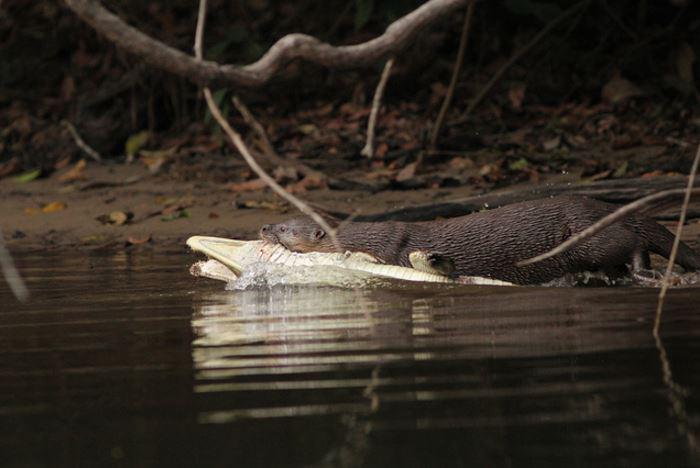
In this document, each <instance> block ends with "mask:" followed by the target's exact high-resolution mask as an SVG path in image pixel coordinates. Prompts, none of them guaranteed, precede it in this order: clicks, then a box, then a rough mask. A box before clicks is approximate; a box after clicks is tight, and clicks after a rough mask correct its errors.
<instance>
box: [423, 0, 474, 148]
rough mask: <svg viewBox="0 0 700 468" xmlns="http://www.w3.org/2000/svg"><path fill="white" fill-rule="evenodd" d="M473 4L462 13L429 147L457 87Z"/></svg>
mask: <svg viewBox="0 0 700 468" xmlns="http://www.w3.org/2000/svg"><path fill="white" fill-rule="evenodd" d="M475 5H476V1H472V2H470V3H469V7H468V8H467V13H466V14H465V15H464V26H462V36H461V37H460V39H459V50H458V51H457V60H456V61H455V66H454V69H453V70H452V78H451V79H450V85H449V86H448V88H447V93H446V94H445V100H444V101H442V106H441V107H440V112H439V113H438V116H437V119H435V125H433V134H432V135H431V136H430V148H431V149H434V148H435V144H436V143H437V139H438V136H439V135H440V129H441V128H442V123H443V122H444V121H445V115H446V114H447V109H449V108H450V104H452V97H453V96H454V93H455V88H456V87H457V79H458V78H459V72H460V70H462V64H463V63H464V53H465V51H466V50H467V44H468V42H469V30H470V29H471V24H472V17H473V16H474V7H475Z"/></svg>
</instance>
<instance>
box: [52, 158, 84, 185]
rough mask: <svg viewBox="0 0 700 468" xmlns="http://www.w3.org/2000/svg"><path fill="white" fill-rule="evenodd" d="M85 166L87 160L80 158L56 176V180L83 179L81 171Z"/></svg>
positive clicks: (70, 180)
mask: <svg viewBox="0 0 700 468" xmlns="http://www.w3.org/2000/svg"><path fill="white" fill-rule="evenodd" d="M86 166H87V162H86V161H85V160H84V159H81V160H80V161H78V162H77V163H75V165H74V166H73V167H72V168H70V169H69V170H68V171H66V172H65V173H63V174H61V175H60V176H58V181H59V182H72V181H74V180H85V174H83V171H84V170H85V167H86Z"/></svg>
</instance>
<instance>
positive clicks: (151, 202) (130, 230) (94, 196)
mask: <svg viewBox="0 0 700 468" xmlns="http://www.w3.org/2000/svg"><path fill="white" fill-rule="evenodd" d="M567 180H570V181H572V182H575V181H578V180H579V177H578V175H576V174H567V175H558V176H550V177H547V178H544V179H542V180H541V181H540V182H539V183H541V184H544V183H548V182H564V181H567ZM510 188H512V186H511V187H510ZM475 193H476V189H475V188H474V187H471V186H461V187H455V188H437V189H420V190H401V191H393V190H385V191H381V192H377V193H370V192H367V191H342V190H327V189H325V190H313V191H309V192H306V193H305V194H303V198H305V199H306V200H307V201H310V202H312V203H315V204H318V205H320V206H324V207H326V208H329V209H333V210H336V211H343V212H348V213H352V212H359V213H362V214H370V213H379V212H383V211H387V210H391V209H397V208H401V207H406V206H411V205H415V204H420V203H429V202H431V201H445V200H449V199H453V198H459V197H464V196H468V195H473V194H475ZM698 206H699V204H698V203H697V202H696V203H695V208H698ZM0 213H2V219H1V221H0V223H1V226H2V229H3V233H4V236H5V239H6V242H7V244H8V246H9V247H10V248H11V249H12V250H24V249H50V248H66V247H82V248H88V249H92V248H117V249H118V248H148V247H159V246H161V247H162V246H167V247H173V246H178V245H182V246H183V248H184V241H185V240H186V239H187V238H188V237H189V236H192V235H197V234H198V235H213V236H224V237H233V238H242V239H253V238H256V237H257V232H258V230H259V228H260V226H261V225H262V224H264V223H269V222H277V221H280V220H282V219H285V218H287V217H290V216H293V215H296V210H295V209H293V208H290V207H289V206H288V205H286V204H285V203H283V202H282V201H280V199H279V198H278V197H277V196H276V195H275V194H273V193H272V192H271V191H269V189H263V190H257V191H251V192H243V193H231V192H230V191H228V190H225V189H223V188H222V186H221V184H218V183H215V182H212V181H206V180H205V179H201V178H200V179H199V180H197V181H191V182H183V181H176V180H172V178H170V177H168V176H167V175H152V174H150V173H149V172H148V171H147V169H146V168H144V167H143V166H142V165H125V164H100V165H98V164H91V165H88V167H87V168H86V169H85V171H84V173H83V179H82V180H81V181H79V182H72V183H64V182H61V181H59V178H58V177H49V178H46V179H37V180H34V181H31V182H25V183H20V182H18V181H17V180H16V179H14V178H5V179H2V180H0ZM111 213H122V214H123V215H125V216H128V217H130V218H129V219H128V220H127V221H126V222H124V223H123V224H120V223H121V222H122V221H123V220H124V218H123V217H120V215H118V214H117V215H114V217H113V218H114V219H113V220H112V222H109V221H107V218H109V216H110V214H111ZM673 224H674V223H666V225H667V226H669V227H672V225H673ZM683 240H685V241H687V242H689V243H690V244H691V245H692V246H694V247H695V248H696V249H697V248H698V245H700V220H697V219H695V220H690V222H689V223H688V224H687V226H686V228H685V230H684V233H683Z"/></svg>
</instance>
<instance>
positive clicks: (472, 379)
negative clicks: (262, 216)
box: [0, 252, 700, 467]
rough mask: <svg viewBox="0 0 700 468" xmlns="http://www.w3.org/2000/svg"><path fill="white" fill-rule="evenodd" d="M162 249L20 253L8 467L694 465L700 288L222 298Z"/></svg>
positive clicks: (3, 431) (8, 378) (439, 289)
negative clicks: (660, 310) (28, 292)
mask: <svg viewBox="0 0 700 468" xmlns="http://www.w3.org/2000/svg"><path fill="white" fill-rule="evenodd" d="M191 261H192V258H191V257H190V256H187V255H180V254H177V253H172V252H170V253H166V252H152V253H148V252H147V253H144V252H140V253H138V254H134V253H129V252H123V253H120V254H118V255H111V254H105V253H92V254H89V255H87V254H86V255H56V254H54V255H53V256H51V254H46V253H41V255H24V256H22V255H19V256H17V263H18V266H19V267H20V269H21V271H22V273H23V274H24V276H25V277H26V278H27V281H28V283H29V286H30V288H31V289H32V291H33V293H34V295H33V297H32V301H31V302H30V303H28V304H26V305H19V304H17V303H16V302H14V300H13V299H11V296H10V292H9V291H8V290H7V288H6V287H5V286H4V285H0V304H1V305H2V307H1V308H0V453H2V454H3V463H0V465H8V466H55V465H64V466H75V465H76V464H80V463H82V464H85V465H88V466H105V465H111V464H117V465H127V466H134V465H137V466H139V465H140V466H156V465H167V466H232V465H233V464H235V465H237V466H265V467H267V466H399V465H400V466H421V467H422V466H441V467H442V466H465V465H469V466H472V465H474V466H514V465H515V466H538V467H539V466H569V465H573V466H591V465H594V464H595V465H604V466H608V465H613V466H620V465H624V466H654V465H658V466H689V465H697V464H698V461H697V458H696V457H695V455H694V452H693V451H692V450H691V447H690V445H689V444H690V442H689V441H690V440H693V439H692V435H693V434H694V433H695V432H697V430H698V424H700V399H699V398H698V396H697V393H698V390H699V389H700V364H698V363H700V359H699V358H700V340H699V338H700V323H699V322H700V315H699V314H698V313H697V311H698V308H697V304H698V303H699V302H700V289H692V288H691V289H684V290H672V291H670V292H669V297H668V300H667V306H666V312H665V316H664V323H663V327H662V338H663V344H664V350H665V352H666V356H667V359H668V368H669V369H670V370H671V371H672V378H673V381H672V383H673V384H674V385H678V386H679V388H677V389H676V390H674V391H673V392H672V393H669V388H671V384H670V383H669V382H665V381H664V379H665V378H667V376H665V375H664V374H663V373H662V366H661V364H660V354H659V351H658V349H657V347H656V344H655V342H654V339H653V337H652V335H651V327H652V322H653V317H654V307H655V303H656V301H655V292H654V291H652V290H645V289H634V288H629V289H584V288H579V289H569V288H565V289H563V288H555V289H542V288H512V289H511V288H486V287H481V288H471V287H455V286H446V285H443V286H435V285H433V286H427V287H423V286H420V285H411V286H410V287H407V286H400V285H398V284H394V285H390V286H389V287H387V288H381V289H371V290H366V289H365V290H357V291H354V290H339V289H331V288H310V287H289V288H284V287H276V288H272V289H263V290H254V291H235V292H226V291H222V290H221V288H222V287H223V285H222V284H221V283H215V282H208V281H203V280H202V281H195V280H193V279H192V278H191V277H189V275H188V274H187V267H188V265H189V263H191Z"/></svg>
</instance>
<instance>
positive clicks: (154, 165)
mask: <svg viewBox="0 0 700 468" xmlns="http://www.w3.org/2000/svg"><path fill="white" fill-rule="evenodd" d="M176 151H177V146H172V147H170V148H168V149H164V150H155V151H147V150H141V151H139V161H141V162H142V163H143V164H144V165H145V166H146V167H147V168H148V172H150V173H151V174H155V173H156V172H158V171H159V170H160V168H161V167H163V164H165V163H166V162H167V161H168V159H170V158H171V157H172V156H173V155H174V154H175V152H176Z"/></svg>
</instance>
